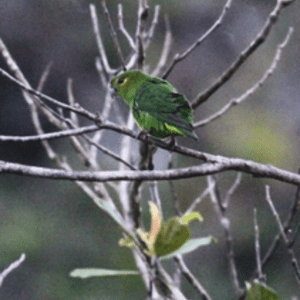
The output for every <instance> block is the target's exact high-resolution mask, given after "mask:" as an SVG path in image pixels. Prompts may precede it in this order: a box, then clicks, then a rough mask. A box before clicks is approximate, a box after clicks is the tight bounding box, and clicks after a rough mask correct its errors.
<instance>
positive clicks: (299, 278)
mask: <svg viewBox="0 0 300 300" xmlns="http://www.w3.org/2000/svg"><path fill="white" fill-rule="evenodd" d="M266 200H267V202H268V204H269V205H270V208H271V210H272V213H273V215H274V217H275V220H276V223H277V225H278V228H279V231H280V234H281V237H282V239H283V241H284V243H285V245H286V247H287V249H288V253H289V255H290V259H291V263H292V266H293V269H294V271H295V274H296V279H297V282H298V284H300V269H299V264H298V260H297V258H296V256H295V253H294V250H293V249H292V247H291V245H290V241H289V239H288V237H287V235H286V233H285V230H284V226H283V224H282V222H281V220H280V217H279V215H278V212H277V210H276V208H275V206H274V203H273V201H272V199H271V195H270V187H269V186H268V185H266Z"/></svg>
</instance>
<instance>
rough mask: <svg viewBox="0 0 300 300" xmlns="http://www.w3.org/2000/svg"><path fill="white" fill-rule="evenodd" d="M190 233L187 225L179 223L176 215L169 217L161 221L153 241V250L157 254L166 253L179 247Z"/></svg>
mask: <svg viewBox="0 0 300 300" xmlns="http://www.w3.org/2000/svg"><path fill="white" fill-rule="evenodd" d="M190 235H191V233H190V229H189V227H188V226H187V225H183V224H181V222H180V220H179V218H178V217H174V218H171V219H170V220H168V221H167V222H166V223H163V224H162V226H161V228H160V231H159V233H158V234H157V236H156V240H155V243H154V252H155V254H156V255H157V256H163V255H167V254H169V253H171V252H174V251H175V250H177V249H179V248H180V247H181V246H182V245H183V244H184V243H185V242H186V240H188V239H189V237H190Z"/></svg>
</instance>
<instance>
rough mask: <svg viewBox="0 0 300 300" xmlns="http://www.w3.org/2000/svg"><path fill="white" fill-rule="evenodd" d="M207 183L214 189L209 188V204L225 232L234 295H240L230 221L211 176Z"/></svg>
mask: <svg viewBox="0 0 300 300" xmlns="http://www.w3.org/2000/svg"><path fill="white" fill-rule="evenodd" d="M207 181H208V186H210V185H214V188H211V189H210V190H209V191H210V198H211V202H212V204H213V206H214V208H215V212H216V215H217V218H218V219H219V222H220V224H221V226H222V227H223V229H224V232H225V236H226V246H227V255H228V263H229V267H230V275H231V279H232V282H233V286H234V289H235V292H236V294H237V295H241V294H242V289H241V288H240V283H239V280H238V275H237V269H236V264H235V258H234V256H235V255H234V250H233V240H232V236H231V232H230V220H229V219H228V218H227V217H226V208H225V207H224V206H223V205H222V203H221V199H218V197H217V194H216V191H215V189H216V184H215V180H214V179H213V177H212V176H208V177H207Z"/></svg>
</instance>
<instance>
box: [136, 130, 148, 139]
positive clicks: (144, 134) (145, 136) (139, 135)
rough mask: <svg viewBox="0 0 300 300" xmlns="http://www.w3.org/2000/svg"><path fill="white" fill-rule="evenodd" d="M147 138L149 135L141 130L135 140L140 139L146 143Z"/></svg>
mask: <svg viewBox="0 0 300 300" xmlns="http://www.w3.org/2000/svg"><path fill="white" fill-rule="evenodd" d="M148 138H149V133H148V131H146V130H141V131H140V132H139V133H138V134H137V136H136V139H137V140H139V139H142V140H143V141H147V140H148Z"/></svg>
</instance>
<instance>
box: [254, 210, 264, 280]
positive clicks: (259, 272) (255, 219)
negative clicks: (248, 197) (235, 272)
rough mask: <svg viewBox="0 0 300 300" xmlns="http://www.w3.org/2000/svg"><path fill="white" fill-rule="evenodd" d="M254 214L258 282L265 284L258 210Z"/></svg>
mask: <svg viewBox="0 0 300 300" xmlns="http://www.w3.org/2000/svg"><path fill="white" fill-rule="evenodd" d="M253 213H254V217H253V218H254V236H255V257H256V267H257V273H258V280H259V281H260V282H265V280H266V276H265V275H264V274H263V272H262V264H261V256H260V243H259V226H258V223H257V211H256V208H254V210H253Z"/></svg>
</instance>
